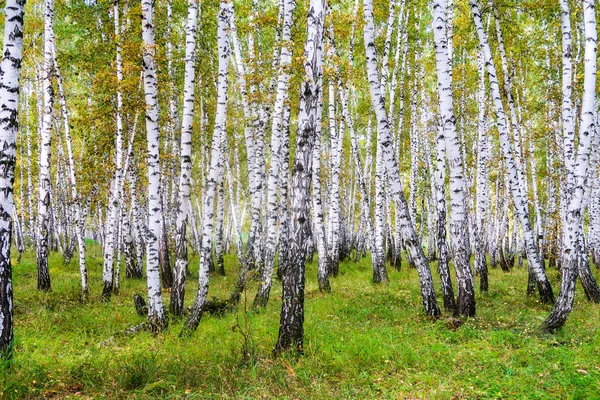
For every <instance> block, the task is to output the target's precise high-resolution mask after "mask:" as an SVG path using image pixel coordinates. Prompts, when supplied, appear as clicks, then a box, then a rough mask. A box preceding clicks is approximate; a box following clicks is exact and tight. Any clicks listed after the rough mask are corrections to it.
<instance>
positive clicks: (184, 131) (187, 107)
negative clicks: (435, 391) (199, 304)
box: [169, 0, 198, 315]
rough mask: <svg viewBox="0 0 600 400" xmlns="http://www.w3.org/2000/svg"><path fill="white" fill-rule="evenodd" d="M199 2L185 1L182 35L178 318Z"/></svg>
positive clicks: (174, 294)
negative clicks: (186, 2) (183, 53)
mask: <svg viewBox="0 0 600 400" xmlns="http://www.w3.org/2000/svg"><path fill="white" fill-rule="evenodd" d="M197 24H198V2H197V0H188V15H187V25H186V32H185V72H184V83H183V118H182V120H181V143H180V149H179V157H180V167H179V193H178V197H177V202H176V204H177V215H176V222H175V271H174V272H175V274H174V280H173V288H172V290H171V304H170V307H169V308H170V310H171V312H172V313H173V315H181V313H182V311H183V303H184V298H185V278H186V274H187V271H188V269H189V268H188V244H187V226H188V221H189V214H190V210H189V204H190V177H191V172H192V129H193V122H194V121H193V119H194V104H195V99H196V96H195V94H196V93H195V87H196V85H195V84H196V25H197Z"/></svg>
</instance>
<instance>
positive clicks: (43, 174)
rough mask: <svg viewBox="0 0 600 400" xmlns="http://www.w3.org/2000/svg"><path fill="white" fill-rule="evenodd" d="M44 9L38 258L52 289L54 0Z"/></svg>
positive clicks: (41, 281)
mask: <svg viewBox="0 0 600 400" xmlns="http://www.w3.org/2000/svg"><path fill="white" fill-rule="evenodd" d="M45 4H46V8H45V13H44V66H43V69H42V89H43V96H44V102H43V116H42V124H41V127H42V129H41V135H40V137H41V148H40V153H39V157H40V159H39V160H40V161H39V162H40V164H39V189H38V190H39V194H38V218H37V234H36V239H37V245H36V262H37V272H38V290H43V291H48V290H50V289H51V287H50V270H49V269H48V253H49V248H48V246H49V230H50V226H49V224H50V215H49V213H50V157H51V147H52V109H53V106H54V91H53V89H52V80H51V79H52V61H53V54H52V50H53V48H54V46H53V44H52V42H53V41H54V0H46V3H45ZM7 212H9V213H10V211H7Z"/></svg>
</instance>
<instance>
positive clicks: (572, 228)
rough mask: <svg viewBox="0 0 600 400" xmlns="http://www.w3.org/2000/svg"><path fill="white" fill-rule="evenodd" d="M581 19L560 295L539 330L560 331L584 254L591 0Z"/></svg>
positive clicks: (591, 113) (592, 81) (591, 117)
mask: <svg viewBox="0 0 600 400" xmlns="http://www.w3.org/2000/svg"><path fill="white" fill-rule="evenodd" d="M582 7H583V20H584V23H585V55H584V78H583V98H582V102H581V121H580V124H579V145H578V148H577V155H576V157H575V160H574V163H573V168H572V169H571V170H569V171H567V173H568V174H569V177H570V180H571V182H572V189H573V190H572V194H570V196H569V197H568V199H567V200H568V203H567V213H566V216H565V226H564V228H563V250H562V255H561V256H562V272H563V275H562V281H561V287H560V293H559V295H558V299H557V301H556V304H555V305H554V309H553V310H552V313H550V315H549V316H548V318H546V320H545V321H544V323H543V324H542V330H543V331H546V332H553V331H556V330H557V329H560V328H561V327H562V326H563V325H564V323H565V322H566V319H567V317H568V315H569V313H570V312H571V309H572V308H573V298H574V295H575V281H576V279H577V274H578V271H579V269H580V268H581V264H582V263H583V262H585V261H584V258H587V255H585V254H582V253H583V249H584V243H583V240H582V239H583V237H582V236H583V235H582V234H581V233H580V232H581V231H583V226H582V225H583V218H582V217H583V216H582V214H581V207H582V203H583V195H584V192H585V180H586V177H587V173H588V168H589V159H590V149H591V143H592V137H593V135H594V134H595V130H596V120H595V115H596V114H595V111H596V110H595V103H596V54H597V40H598V34H597V31H596V8H595V2H594V1H592V0H583V1H582Z"/></svg>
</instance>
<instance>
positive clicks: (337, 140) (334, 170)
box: [327, 24, 344, 277]
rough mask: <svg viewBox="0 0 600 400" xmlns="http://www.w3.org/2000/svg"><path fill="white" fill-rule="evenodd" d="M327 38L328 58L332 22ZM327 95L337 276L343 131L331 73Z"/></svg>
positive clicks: (332, 268)
mask: <svg viewBox="0 0 600 400" xmlns="http://www.w3.org/2000/svg"><path fill="white" fill-rule="evenodd" d="M329 39H330V41H331V43H330V46H329V50H328V58H330V59H331V58H333V55H334V38H333V24H331V25H330V26H329ZM328 96H329V108H328V111H329V138H330V142H331V193H330V201H329V218H328V220H329V234H328V235H327V238H328V243H327V244H328V245H329V273H330V274H331V275H332V276H334V277H335V276H337V275H338V272H339V265H340V226H341V225H340V215H341V209H340V201H341V198H340V166H341V159H342V151H343V150H342V149H343V147H342V145H343V137H344V135H343V134H344V132H343V130H342V127H340V129H339V130H338V129H336V124H335V76H334V75H333V74H332V75H331V76H330V78H329V84H328Z"/></svg>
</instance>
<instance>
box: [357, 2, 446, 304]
mask: <svg viewBox="0 0 600 400" xmlns="http://www.w3.org/2000/svg"><path fill="white" fill-rule="evenodd" d="M363 7H364V15H365V25H364V38H365V39H364V41H365V53H366V58H367V73H368V78H369V88H370V92H371V105H372V107H373V108H374V109H375V113H376V115H377V126H378V133H379V134H378V141H380V143H381V146H382V157H383V159H384V162H385V169H386V175H387V179H389V180H390V185H389V187H390V195H391V196H392V198H393V199H394V202H395V205H396V212H398V213H399V221H400V225H401V230H402V233H403V235H402V236H403V240H404V243H405V245H406V248H407V249H408V251H409V253H410V255H411V259H412V260H413V261H414V262H415V264H416V267H417V271H418V274H419V280H420V283H421V296H422V300H423V306H424V307H425V311H426V312H427V314H429V315H431V316H438V315H439V314H440V309H439V307H438V305H437V299H436V297H435V289H434V287H433V279H432V277H431V271H430V269H429V262H428V261H427V258H426V257H425V253H423V249H422V247H421V244H420V243H419V239H418V237H417V234H416V232H415V229H414V226H413V225H412V223H411V221H410V213H409V211H408V205H407V204H406V199H405V198H404V194H403V191H402V183H401V181H400V172H399V170H398V164H397V163H396V160H395V159H394V154H393V144H392V138H391V134H390V127H389V124H388V119H387V115H386V114H387V113H386V109H385V99H384V98H383V96H382V94H381V83H380V81H379V73H378V71H377V55H376V52H375V43H374V36H373V31H374V24H373V4H372V2H371V0H364V3H363Z"/></svg>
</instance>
